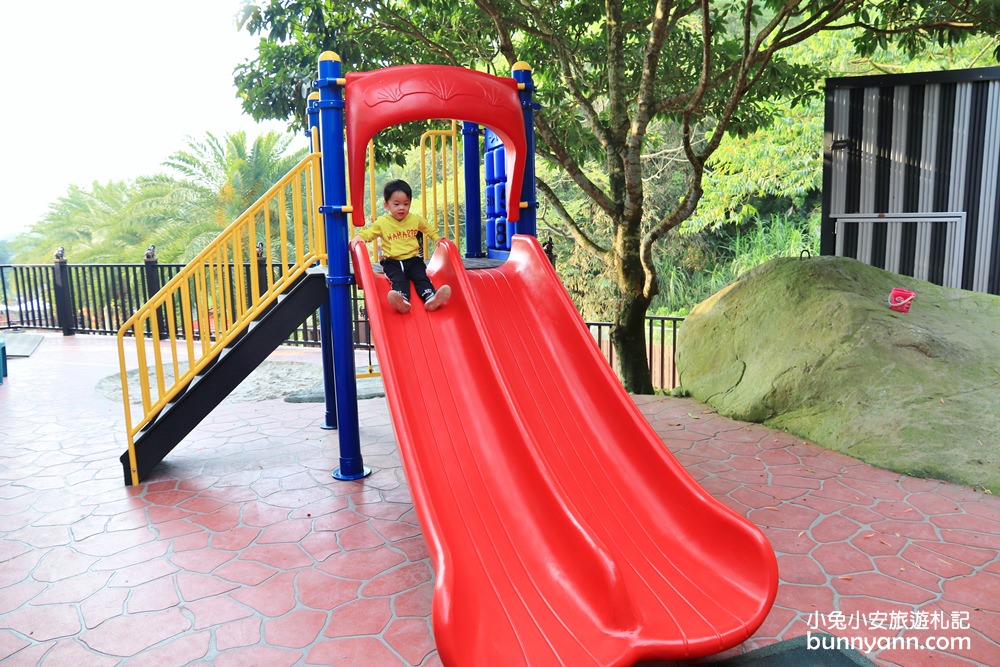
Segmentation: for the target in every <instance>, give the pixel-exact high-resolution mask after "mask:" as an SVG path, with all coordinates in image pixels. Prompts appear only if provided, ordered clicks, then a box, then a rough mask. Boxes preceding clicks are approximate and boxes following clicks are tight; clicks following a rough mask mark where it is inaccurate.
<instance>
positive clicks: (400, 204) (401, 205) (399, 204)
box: [385, 191, 410, 220]
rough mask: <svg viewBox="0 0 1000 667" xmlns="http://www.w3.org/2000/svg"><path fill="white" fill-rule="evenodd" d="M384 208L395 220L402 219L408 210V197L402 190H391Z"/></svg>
mask: <svg viewBox="0 0 1000 667" xmlns="http://www.w3.org/2000/svg"><path fill="white" fill-rule="evenodd" d="M385 210H386V211H388V212H389V215H391V216H392V217H393V218H395V219H396V220H402V219H403V218H405V217H406V214H407V213H409V212H410V198H409V197H407V196H406V194H405V193H403V192H399V191H396V192H393V193H392V194H391V195H389V199H387V200H386V202H385Z"/></svg>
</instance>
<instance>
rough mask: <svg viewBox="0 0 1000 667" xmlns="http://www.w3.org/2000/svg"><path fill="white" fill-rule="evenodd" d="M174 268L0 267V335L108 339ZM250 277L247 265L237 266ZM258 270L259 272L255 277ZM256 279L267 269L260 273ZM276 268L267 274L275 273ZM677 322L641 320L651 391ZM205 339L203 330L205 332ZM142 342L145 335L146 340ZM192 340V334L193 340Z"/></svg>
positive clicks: (308, 340) (360, 334)
mask: <svg viewBox="0 0 1000 667" xmlns="http://www.w3.org/2000/svg"><path fill="white" fill-rule="evenodd" d="M182 266H183V265H182V264H167V263H162V264H161V263H159V262H158V261H157V260H156V258H155V257H151V258H149V259H147V260H146V261H145V262H144V263H142V264H68V263H66V262H65V260H63V261H62V264H61V265H59V261H58V260H57V261H56V262H54V263H53V264H41V265H29V264H17V265H2V266H0V297H2V301H0V329H7V328H12V327H24V328H28V329H43V330H44V329H49V330H55V331H59V330H61V331H63V332H64V333H67V334H71V333H84V334H96V335H115V334H116V333H117V332H118V329H119V328H120V327H121V324H122V323H123V322H125V321H126V320H127V319H128V318H129V317H131V315H132V312H134V308H135V304H142V303H145V301H146V300H147V299H148V298H149V296H150V295H152V294H155V293H156V292H157V290H159V288H160V285H164V284H166V283H167V282H169V281H170V279H171V278H173V277H174V276H175V275H176V274H177V273H178V272H179V271H180V269H181V268H182ZM244 267H245V268H244V270H245V271H249V270H250V264H249V263H247V264H245V265H244ZM258 270H261V269H258ZM263 270H264V271H266V270H267V269H266V268H264V269H263ZM279 270H280V266H273V267H272V271H274V272H278V271H279ZM59 271H62V272H63V273H64V275H65V276H66V278H65V281H64V282H63V283H62V284H63V285H65V286H66V289H67V291H68V294H67V295H65V296H64V297H61V298H64V299H65V300H66V303H67V308H66V312H68V313H71V316H70V318H69V320H68V321H67V322H64V321H62V320H61V319H60V317H59V313H58V312H57V309H56V308H55V304H56V302H57V300H58V298H57V294H59V290H60V289H63V288H62V287H57V286H56V279H55V276H56V273H57V272H59ZM352 296H353V298H352V306H353V307H352V312H353V320H354V346H355V347H356V348H359V349H372V340H371V330H370V328H369V324H368V317H367V313H366V311H365V303H364V298H363V297H362V296H361V295H360V294H359V293H358V292H357V290H356V289H355V290H354V291H353V292H352ZM683 319H684V318H681V317H661V316H649V317H647V318H646V358H647V359H648V361H649V370H650V373H651V374H652V377H653V387H654V388H656V389H663V390H670V389H673V388H674V387H676V386H677V383H678V378H677V369H676V366H675V365H674V356H675V353H676V351H677V330H678V327H679V326H680V323H681V322H682V321H683ZM587 326H588V327H589V328H590V331H591V333H592V334H593V335H594V339H595V340H596V341H597V345H598V347H600V349H601V352H602V354H604V357H605V358H606V359H607V360H608V362H609V363H610V364H611V366H612V367H614V366H615V361H616V355H615V349H614V346H612V345H611V323H610V322H588V323H587ZM209 330H210V331H211V328H210V329H209ZM147 335H149V334H148V333H147ZM196 335H197V334H196ZM285 344H286V345H293V346H304V347H313V346H315V347H318V346H319V345H320V324H319V314H318V312H317V313H313V314H312V315H310V316H309V317H308V318H306V320H305V321H304V322H303V323H302V324H301V325H300V326H299V328H297V329H296V330H295V331H294V332H293V333H292V335H291V336H289V337H288V339H287V340H285Z"/></svg>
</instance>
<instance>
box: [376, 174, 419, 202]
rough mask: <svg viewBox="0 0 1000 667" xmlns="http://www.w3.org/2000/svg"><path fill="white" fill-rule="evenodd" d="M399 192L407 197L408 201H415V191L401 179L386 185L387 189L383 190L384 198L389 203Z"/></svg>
mask: <svg viewBox="0 0 1000 667" xmlns="http://www.w3.org/2000/svg"><path fill="white" fill-rule="evenodd" d="M397 192H402V193H403V194H404V195H406V198H407V199H413V190H411V189H410V184H409V183H407V182H406V181H404V180H403V179H401V178H397V179H396V180H394V181H389V182H388V183H386V184H385V188H384V189H383V190H382V196H383V197H384V198H385V200H386V201H389V197H391V196H392V195H394V194H395V193H397Z"/></svg>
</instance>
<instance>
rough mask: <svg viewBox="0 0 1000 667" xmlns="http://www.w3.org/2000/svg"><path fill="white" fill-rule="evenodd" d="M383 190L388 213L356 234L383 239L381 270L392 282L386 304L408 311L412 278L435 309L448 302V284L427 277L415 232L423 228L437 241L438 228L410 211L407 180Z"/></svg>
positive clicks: (424, 297) (419, 293) (449, 291)
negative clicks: (440, 284) (436, 282)
mask: <svg viewBox="0 0 1000 667" xmlns="http://www.w3.org/2000/svg"><path fill="white" fill-rule="evenodd" d="M382 194H383V196H384V198H385V210H386V211H388V213H386V214H384V215H381V216H379V218H378V219H377V220H375V222H373V223H372V225H371V227H369V228H367V229H362V230H360V231H359V232H358V236H360V237H361V238H362V239H364V240H365V241H372V240H373V239H376V238H380V239H382V262H381V264H382V270H383V271H385V277H386V278H388V279H389V282H390V283H392V290H391V291H390V292H389V305H390V306H392V307H393V308H395V309H396V310H397V311H398V312H400V313H408V312H410V281H413V286H414V287H416V289H417V296H419V297H420V299H421V301H423V302H424V308H426V309H427V310H429V311H433V310H437V309H438V308H440V307H441V306H443V305H444V304H445V303H447V301H448V297H450V296H451V287H449V286H448V285H442V286H441V288H440V289H438V290H435V289H434V285H433V284H431V281H430V279H429V278H428V277H427V267H426V266H425V265H424V259H423V257H419V256H418V252H419V251H420V242H419V241H418V240H417V233H418V232H423V233H424V234H426V235H427V237H428V238H429V239H430V240H431V241H437V240H438V239H439V238H440V237H439V236H438V233H437V230H436V229H434V228H433V227H431V226H430V225H429V224H427V221H426V220H424V219H423V218H422V217H421V216H419V215H417V214H416V213H410V199H411V198H412V197H413V191H412V190H411V189H410V185H409V183H407V182H406V181H403V180H395V181H389V182H388V183H386V184H385V188H384V190H383V192H382Z"/></svg>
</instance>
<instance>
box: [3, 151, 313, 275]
mask: <svg viewBox="0 0 1000 667" xmlns="http://www.w3.org/2000/svg"><path fill="white" fill-rule="evenodd" d="M291 141H292V137H291V135H285V134H279V133H274V132H268V133H265V134H263V135H261V136H259V137H257V138H256V139H255V140H254V141H253V143H252V144H248V143H247V139H246V134H245V133H244V132H236V133H233V134H227V135H226V136H225V137H223V138H221V139H220V138H217V137H215V136H214V135H212V134H211V133H209V134H207V135H206V138H205V139H204V140H195V139H189V141H188V146H187V148H186V149H184V150H179V151H177V152H175V153H173V154H172V155H170V157H169V158H168V159H167V161H166V162H164V165H165V166H168V167H170V168H171V169H173V170H174V171H175V172H177V176H170V175H167V174H154V175H152V176H138V177H137V178H136V179H135V180H134V181H113V182H109V183H97V182H95V183H93V184H92V185H91V187H90V189H89V190H87V189H84V188H81V187H79V186H76V185H72V186H70V188H69V190H68V191H67V193H66V194H65V195H63V196H62V197H60V198H59V199H58V200H57V201H56V202H54V203H53V204H51V205H50V206H49V209H48V211H46V213H45V215H44V216H43V217H42V219H41V220H39V221H38V222H37V223H35V224H34V225H32V226H31V229H30V230H29V231H28V232H26V233H23V234H19V235H18V236H17V237H16V238H15V239H14V240H13V241H12V242H11V248H12V250H13V251H14V254H15V256H16V258H17V260H18V261H21V262H49V261H51V260H52V254H53V252H54V251H55V249H56V248H58V247H63V248H64V249H65V253H66V256H67V257H68V258H70V259H71V261H73V262H137V261H140V259H141V258H142V257H143V254H144V253H145V251H146V249H147V248H148V247H149V246H150V245H155V246H156V251H157V256H158V257H159V259H160V260H161V261H165V262H178V261H185V262H186V261H188V260H190V259H191V258H192V257H194V256H195V255H196V254H197V253H198V252H199V251H200V250H201V249H202V248H204V247H205V245H207V244H208V243H210V242H211V241H212V240H213V239H215V238H216V237H217V236H218V235H219V232H220V231H222V230H223V229H224V228H225V227H226V226H227V225H228V224H229V223H230V222H232V221H233V220H235V219H236V217H237V216H238V215H240V214H241V213H242V212H243V211H245V210H246V209H247V208H249V207H250V205H251V204H253V203H254V202H255V201H256V200H257V199H258V198H259V197H260V196H261V195H262V194H264V192H266V191H267V189H268V188H269V187H271V185H273V184H274V183H275V182H277V181H278V180H279V179H280V178H281V177H282V176H284V175H285V174H286V173H288V171H289V170H290V169H291V168H292V167H293V166H294V165H295V164H296V163H297V162H298V161H299V160H300V159H301V158H302V156H303V155H304V154H305V150H306V149H305V148H302V149H299V150H297V151H293V152H289V146H290V144H291Z"/></svg>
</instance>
